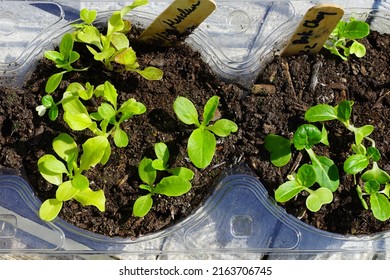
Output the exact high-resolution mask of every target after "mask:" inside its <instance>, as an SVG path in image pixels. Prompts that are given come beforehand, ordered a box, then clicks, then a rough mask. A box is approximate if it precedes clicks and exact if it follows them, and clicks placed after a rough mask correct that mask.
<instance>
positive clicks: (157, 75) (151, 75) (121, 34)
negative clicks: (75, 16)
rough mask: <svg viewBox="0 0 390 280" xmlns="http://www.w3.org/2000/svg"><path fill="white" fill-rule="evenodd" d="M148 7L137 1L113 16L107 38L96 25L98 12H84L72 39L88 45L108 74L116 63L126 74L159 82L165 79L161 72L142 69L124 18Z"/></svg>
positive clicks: (150, 68)
mask: <svg viewBox="0 0 390 280" xmlns="http://www.w3.org/2000/svg"><path fill="white" fill-rule="evenodd" d="M147 3H148V1H147V0H135V1H134V2H133V4H131V5H130V6H126V7H124V8H123V9H121V10H120V11H116V12H114V13H113V14H112V15H111V17H110V19H109V21H108V25H107V33H106V34H105V35H104V34H102V33H101V32H100V31H99V29H98V28H97V27H95V26H94V25H93V23H94V21H95V19H96V14H97V13H96V11H95V10H87V9H82V10H81V12H80V18H81V19H82V20H83V23H80V24H74V27H76V31H75V32H74V33H73V36H74V38H75V40H76V41H77V42H81V43H85V44H87V48H88V50H89V51H90V52H91V53H92V54H93V56H94V59H95V60H97V61H101V62H102V63H103V64H104V65H105V67H106V68H107V69H108V70H110V71H112V70H114V66H113V62H116V63H118V64H119V65H123V67H124V69H125V70H126V71H133V72H137V73H138V74H140V75H141V76H142V77H144V78H145V79H148V80H160V79H162V76H163V72H162V71H161V70H160V69H158V68H156V67H153V66H150V67H146V68H145V69H140V65H139V64H138V62H137V56H136V53H135V51H134V50H133V49H132V47H131V46H130V42H129V39H128V38H127V37H126V33H128V32H129V31H130V30H131V23H130V21H127V20H124V19H123V17H124V16H125V15H126V14H127V13H128V12H130V11H131V10H133V9H134V8H136V7H138V6H141V5H146V4H147Z"/></svg>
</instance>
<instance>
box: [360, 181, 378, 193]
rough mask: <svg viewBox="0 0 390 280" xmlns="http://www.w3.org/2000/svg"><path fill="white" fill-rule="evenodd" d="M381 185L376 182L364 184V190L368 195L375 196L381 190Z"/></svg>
mask: <svg viewBox="0 0 390 280" xmlns="http://www.w3.org/2000/svg"><path fill="white" fill-rule="evenodd" d="M380 187H381V185H380V184H379V183H378V181H376V180H369V181H368V182H366V183H365V184H364V190H365V191H366V192H367V193H368V194H374V193H377V192H378V191H379V189H380Z"/></svg>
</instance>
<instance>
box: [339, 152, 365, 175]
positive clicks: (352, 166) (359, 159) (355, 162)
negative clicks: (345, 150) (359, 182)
mask: <svg viewBox="0 0 390 280" xmlns="http://www.w3.org/2000/svg"><path fill="white" fill-rule="evenodd" d="M369 163H370V161H369V159H368V157H367V156H365V155H361V154H355V155H352V156H350V157H349V158H347V160H346V161H345V162H344V166H343V168H344V171H345V172H346V173H347V174H358V173H359V172H362V171H363V170H364V169H366V168H367V166H368V164H369Z"/></svg>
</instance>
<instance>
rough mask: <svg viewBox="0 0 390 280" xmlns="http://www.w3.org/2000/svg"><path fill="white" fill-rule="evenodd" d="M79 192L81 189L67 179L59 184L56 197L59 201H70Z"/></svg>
mask: <svg viewBox="0 0 390 280" xmlns="http://www.w3.org/2000/svg"><path fill="white" fill-rule="evenodd" d="M78 192H79V190H78V189H76V188H74V187H73V185H72V182H71V181H66V182H64V183H62V184H61V185H59V186H58V189H57V191H56V199H57V200H58V201H68V200H71V199H72V198H73V197H74V196H75V195H76V194H77V193H78Z"/></svg>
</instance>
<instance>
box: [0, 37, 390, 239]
mask: <svg viewBox="0 0 390 280" xmlns="http://www.w3.org/2000/svg"><path fill="white" fill-rule="evenodd" d="M136 35H137V34H133V36H136ZM363 43H364V44H365V45H366V48H367V55H366V56H365V57H364V58H362V59H356V58H351V59H349V60H348V61H342V60H341V59H338V58H337V57H332V56H329V54H328V53H327V52H323V53H320V54H318V55H316V56H314V57H313V56H310V57H309V56H299V57H289V58H281V57H279V56H275V58H274V59H273V60H272V61H271V62H270V63H269V65H267V66H266V67H265V70H264V71H263V72H262V73H261V74H260V75H259V77H258V79H257V80H256V82H255V83H256V84H266V85H267V86H266V88H268V89H271V90H268V91H266V92H264V91H263V92H260V93H259V94H253V93H252V92H251V91H250V90H245V89H243V88H242V87H241V86H239V85H235V84H230V83H227V82H222V81H220V80H218V78H217V77H215V75H213V73H212V71H211V70H210V68H209V67H208V65H207V64H205V63H204V62H203V61H202V59H201V57H200V55H199V54H197V53H195V52H194V51H192V50H191V49H190V48H189V47H188V46H186V45H185V44H183V45H180V46H177V47H169V48H152V47H146V46H142V45H137V44H134V49H135V50H136V52H137V55H138V59H139V63H140V65H141V67H146V66H150V65H152V66H156V67H159V68H160V69H162V70H163V71H164V78H163V79H162V80H161V81H147V80H145V79H143V78H141V77H140V76H139V75H137V74H134V73H131V72H124V73H109V72H107V71H106V70H105V69H104V68H103V65H102V64H100V63H98V62H94V61H93V62H92V64H91V62H90V61H91V56H90V54H89V53H88V51H87V50H86V49H84V47H80V46H78V45H76V50H77V51H78V52H79V53H80V54H81V57H82V59H80V60H79V61H78V63H77V65H75V66H77V67H79V68H82V67H84V66H85V65H92V66H91V68H90V70H88V71H86V72H76V73H69V74H67V75H66V76H65V78H64V80H63V82H62V84H61V86H60V88H59V89H58V90H57V91H56V92H55V93H54V94H53V97H54V99H55V100H59V99H60V97H61V94H62V92H63V91H64V90H65V89H66V87H67V85H69V84H70V83H71V82H80V83H82V84H85V83H86V82H89V83H91V84H92V85H95V86H97V85H99V84H103V83H104V82H105V81H107V80H108V81H110V82H111V83H112V84H113V85H114V86H115V87H116V89H117V91H118V94H119V96H120V101H119V103H121V102H124V101H125V100H127V99H128V98H135V99H136V100H137V101H139V102H142V103H143V104H145V106H146V107H147V112H146V113H145V114H143V115H140V116H135V117H133V118H132V119H131V120H130V121H128V122H126V123H125V124H124V126H123V129H124V130H125V131H126V132H127V133H128V135H129V138H130V144H129V146H128V147H126V148H116V147H115V146H114V145H112V154H111V157H110V160H109V161H108V163H107V164H106V165H104V166H100V165H97V166H96V167H95V168H94V169H92V170H89V171H88V172H87V173H86V175H87V176H88V178H89V179H90V182H91V187H92V188H93V189H103V191H104V192H105V195H106V199H107V201H106V211H105V212H100V211H99V210H97V209H96V208H95V207H92V206H87V207H82V206H81V205H79V203H77V202H74V201H68V202H66V203H65V204H64V207H63V209H62V211H61V212H60V217H61V218H63V219H65V220H66V221H68V222H70V223H72V224H74V225H76V226H78V227H80V228H85V229H88V230H90V231H93V232H96V233H100V234H104V235H108V236H130V237H138V236H141V235H145V234H148V233H150V232H154V231H158V230H161V229H164V228H166V227H168V226H170V225H172V224H175V223H177V222H179V221H181V220H183V219H184V218H185V217H187V216H188V215H190V214H191V213H193V212H194V211H195V210H196V209H198V208H199V207H200V206H201V205H202V203H203V202H204V201H205V199H206V198H207V197H208V196H209V195H210V194H211V193H212V191H213V187H214V183H215V182H216V181H217V180H218V178H219V176H221V175H222V174H224V173H225V172H229V170H230V168H231V167H236V166H248V167H250V168H249V169H248V171H249V172H250V173H251V174H253V175H255V176H257V177H258V178H259V179H260V180H261V181H262V183H263V184H264V185H265V187H266V188H267V190H268V191H269V193H270V196H273V195H274V190H275V189H276V188H277V186H279V185H280V184H281V183H283V182H284V181H285V180H286V177H287V175H288V174H289V173H290V172H291V171H294V170H296V166H297V165H298V164H300V163H305V162H309V161H308V158H307V156H306V155H304V154H302V153H301V152H298V151H294V153H293V157H292V162H291V163H290V164H288V165H287V166H285V167H283V168H276V167H274V166H272V164H271V163H270V162H269V155H268V152H267V151H266V150H265V149H264V138H265V136H266V135H267V134H268V133H274V134H279V135H283V136H286V137H291V135H292V133H293V132H294V131H295V129H296V128H297V127H298V126H299V125H301V124H303V123H304V120H303V115H304V112H305V110H306V109H307V108H309V107H310V106H312V105H315V104H319V103H328V104H331V105H336V104H338V102H339V101H341V100H344V99H349V100H354V101H355V104H354V106H353V119H352V123H353V124H354V125H355V126H361V125H363V124H372V125H374V126H375V131H374V132H373V134H372V138H374V139H375V140H376V143H377V147H378V148H379V150H380V151H381V153H382V159H381V161H380V167H382V168H383V169H384V170H386V171H387V172H390V164H389V163H388V160H389V157H390V151H389V149H390V145H389V141H388V138H387V132H388V123H389V117H390V114H389V105H390V96H389V79H390V73H389V54H390V44H389V43H390V39H389V37H388V36H380V35H379V34H377V33H375V32H372V34H371V35H370V37H369V38H368V39H367V40H365V41H364V42H363ZM316 68H317V69H318V72H317V71H313V69H316ZM54 72H58V70H57V69H56V68H55V66H54V65H53V64H52V63H50V62H48V61H47V60H45V59H43V60H40V61H39V62H38V63H37V65H36V68H34V71H33V72H32V73H31V76H30V78H29V79H28V80H27V81H26V82H25V84H24V85H23V86H22V87H19V88H5V87H3V88H1V89H0V131H1V135H0V167H1V166H3V167H6V168H13V169H16V170H17V171H18V172H19V173H20V174H22V175H23V176H24V177H25V178H26V179H27V180H28V181H29V182H30V184H31V186H33V188H34V192H35V193H36V195H37V196H38V197H39V199H41V200H45V199H47V198H52V197H54V196H55V191H56V187H55V186H52V185H50V184H48V183H47V182H46V181H44V180H43V179H42V177H41V176H40V174H39V172H38V170H37V168H36V166H37V161H38V159H39V157H41V156H42V155H44V154H48V153H53V150H52V148H51V142H52V140H53V139H54V137H56V136H57V135H58V134H59V133H61V132H66V133H69V134H70V135H72V136H73V137H74V139H75V140H76V142H77V143H79V144H81V143H83V142H84V141H85V140H86V139H87V138H88V137H90V136H91V135H90V134H89V133H88V131H83V132H75V131H71V130H70V129H69V128H68V126H67V125H66V124H65V123H64V122H63V121H62V114H61V113H60V115H59V118H58V120H57V121H55V122H52V121H50V120H49V119H48V117H47V115H46V116H44V117H39V116H38V115H37V112H36V111H35V108H36V106H38V105H40V100H41V98H42V95H43V94H44V86H45V82H46V80H47V78H48V77H49V76H50V75H51V74H53V73H54ZM313 77H314V78H313ZM315 80H317V82H316V83H313V82H312V81H315ZM179 95H180V96H185V97H188V98H189V99H191V100H192V101H193V102H194V104H196V106H197V108H198V111H199V113H200V114H201V113H202V108H203V106H204V104H205V103H206V102H207V100H208V98H210V97H211V96H213V95H218V96H219V97H220V105H219V113H220V115H221V116H222V117H223V118H227V119H230V120H233V121H235V122H236V123H237V124H238V126H239V130H238V131H237V132H236V133H234V134H231V135H230V136H228V137H226V138H218V142H217V149H216V154H215V157H214V159H213V161H212V163H211V164H210V166H209V167H207V168H206V169H205V170H199V169H197V168H194V167H193V165H191V163H190V162H189V160H188V158H187V156H186V144H187V139H188V136H189V135H190V133H191V131H192V128H193V127H190V126H187V125H184V124H183V123H180V122H179V121H178V120H177V118H176V117H175V115H174V113H173V109H172V104H173V101H174V100H175V98H176V97H177V96H179ZM96 106H97V104H90V107H91V108H95V109H96ZM60 111H61V110H60ZM327 128H328V131H329V141H330V143H331V147H330V148H328V147H323V148H322V149H321V150H316V152H317V153H318V154H324V155H329V156H330V157H332V159H333V160H334V161H335V163H336V164H337V165H338V166H339V167H340V166H342V162H343V161H344V160H345V159H346V158H347V156H348V155H349V149H350V143H351V139H353V138H352V137H353V136H352V135H351V134H350V133H348V132H347V131H346V130H345V129H344V128H343V127H342V126H340V125H338V124H337V123H333V122H331V123H330V124H329V125H328V126H327ZM157 142H165V143H167V145H168V147H169V149H170V153H171V157H170V162H169V164H170V166H186V167H188V168H191V169H192V170H193V171H194V172H195V176H194V179H193V180H192V185H193V187H192V189H191V190H190V191H189V192H188V193H187V194H185V195H183V196H180V197H171V198H170V197H166V196H154V197H153V199H154V204H153V207H152V210H151V211H150V213H149V214H148V215H146V216H145V217H143V218H136V217H133V215H132V206H133V204H134V201H135V199H136V198H137V197H139V196H140V195H143V194H145V191H144V190H141V189H140V188H139V185H140V184H141V181H140V179H139V177H138V174H137V166H138V164H139V162H140V160H141V159H142V158H143V157H145V156H147V157H150V158H155V155H154V152H153V146H154V144H155V143H157ZM244 170H245V171H247V169H246V168H244ZM340 181H341V185H340V187H339V189H338V190H337V191H336V192H335V194H334V195H335V198H334V203H332V204H329V205H325V206H323V207H322V208H321V210H320V211H318V212H317V213H311V212H309V211H307V210H305V209H306V208H305V205H304V203H305V202H304V201H305V199H304V195H299V196H297V198H296V199H294V200H293V201H291V202H288V203H286V204H285V205H283V207H285V208H286V211H287V212H288V213H291V214H292V215H294V216H296V217H298V218H299V219H301V220H303V221H304V222H306V223H308V224H311V225H314V226H316V227H318V228H320V229H323V230H328V231H332V232H338V233H342V234H366V233H372V232H378V231H383V230H388V229H389V228H390V224H389V223H388V222H379V221H377V220H375V218H373V216H372V214H371V213H370V212H369V211H367V210H365V209H363V207H362V205H361V202H360V200H359V198H358V197H357V195H356V191H355V186H354V184H353V180H352V178H351V177H350V176H341V178H340Z"/></svg>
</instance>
